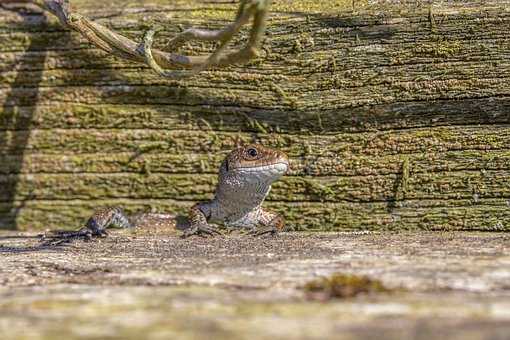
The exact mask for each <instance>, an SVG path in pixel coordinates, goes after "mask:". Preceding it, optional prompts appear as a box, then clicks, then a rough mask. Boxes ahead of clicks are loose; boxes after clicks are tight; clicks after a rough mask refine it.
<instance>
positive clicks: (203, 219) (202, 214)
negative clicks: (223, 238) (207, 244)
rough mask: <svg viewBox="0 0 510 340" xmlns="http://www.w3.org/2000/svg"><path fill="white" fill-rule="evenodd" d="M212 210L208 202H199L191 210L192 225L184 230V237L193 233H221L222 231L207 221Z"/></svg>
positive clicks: (190, 221)
mask: <svg viewBox="0 0 510 340" xmlns="http://www.w3.org/2000/svg"><path fill="white" fill-rule="evenodd" d="M210 215H211V212H210V209H209V207H208V204H207V203H197V204H195V205H194V206H193V207H191V209H190V211H189V223H190V226H189V227H188V228H187V229H186V230H184V234H183V235H182V236H183V237H189V236H192V235H201V234H204V235H209V236H213V235H221V232H220V231H219V230H218V229H217V228H216V227H214V226H212V225H210V224H209V223H208V222H207V219H208V218H209V217H210Z"/></svg>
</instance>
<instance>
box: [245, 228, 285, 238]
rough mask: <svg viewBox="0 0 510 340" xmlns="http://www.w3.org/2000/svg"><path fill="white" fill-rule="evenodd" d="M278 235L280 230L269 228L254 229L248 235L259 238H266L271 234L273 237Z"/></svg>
mask: <svg viewBox="0 0 510 340" xmlns="http://www.w3.org/2000/svg"><path fill="white" fill-rule="evenodd" d="M277 233H278V229H276V228H275V227H268V228H263V229H257V228H255V229H253V230H250V231H249V232H248V233H247V235H250V236H253V237H259V236H264V235H266V234H271V236H275V235H276V234H277Z"/></svg>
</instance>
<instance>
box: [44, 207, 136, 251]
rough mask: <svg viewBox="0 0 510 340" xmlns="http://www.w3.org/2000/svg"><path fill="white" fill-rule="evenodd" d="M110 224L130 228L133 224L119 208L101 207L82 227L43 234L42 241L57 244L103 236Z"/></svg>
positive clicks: (46, 243)
mask: <svg viewBox="0 0 510 340" xmlns="http://www.w3.org/2000/svg"><path fill="white" fill-rule="evenodd" d="M112 226H116V227H120V228H132V227H133V224H132V223H131V221H130V220H129V218H128V217H127V215H126V214H125V213H124V211H123V210H122V209H121V208H119V207H108V208H101V209H99V210H97V211H96V212H95V213H94V214H93V215H92V216H91V217H90V218H89V219H88V220H87V222H86V223H85V226H84V227H83V228H80V229H78V230H76V231H55V232H53V233H52V234H50V235H45V236H44V237H43V240H42V241H43V244H44V245H59V244H62V243H66V242H69V241H71V240H73V239H77V238H85V239H90V238H92V237H93V236H105V235H107V232H106V229H107V228H109V227H112Z"/></svg>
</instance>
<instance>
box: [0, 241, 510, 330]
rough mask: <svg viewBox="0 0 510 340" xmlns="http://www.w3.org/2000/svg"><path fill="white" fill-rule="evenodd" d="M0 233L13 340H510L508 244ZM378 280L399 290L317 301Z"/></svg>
mask: <svg viewBox="0 0 510 340" xmlns="http://www.w3.org/2000/svg"><path fill="white" fill-rule="evenodd" d="M35 236H36V234H34V233H14V232H3V233H2V234H1V236H0V239H1V240H0V244H2V247H0V251H1V254H0V282H1V285H2V288H0V296H1V298H0V337H1V338H2V339H53V338H62V339H65V338H92V339H118V338H122V339H126V338H127V339H139V338H150V339H159V338H161V339H202V338H204V339H205V338H207V339H211V338H218V339H266V338H272V339H326V338H335V339H358V338H373V337H375V336H377V338H379V339H395V338H415V339H430V338H432V337H439V338H449V339H508V337H509V335H510V256H509V255H508V250H509V241H510V235H507V234H504V233H465V232H455V233H453V232H449V233H414V232H413V233H410V232H409V233H314V234H308V233H283V234H281V235H279V236H277V237H268V238H252V237H248V236H244V235H237V234H231V235H228V236H225V237H217V238H207V239H205V238H198V237H196V238H190V239H181V238H179V237H178V236H176V235H172V234H169V233H161V232H159V231H152V232H141V231H137V232H129V233H128V232H122V231H115V232H112V233H111V234H110V236H108V237H107V238H104V239H99V240H95V241H92V242H84V241H75V242H73V243H71V244H69V245H68V246H65V247H45V248H44V247H38V240H37V237H35ZM333 273H343V274H355V275H367V276H369V277H371V278H374V279H379V280H381V281H382V283H383V284H384V285H386V287H388V288H390V289H392V291H391V292H389V293H382V294H372V295H360V296H357V297H354V298H349V299H337V300H329V301H316V300H310V299H309V298H307V295H306V294H305V292H304V291H303V289H302V287H303V285H304V284H305V283H306V282H309V281H310V280H313V279H315V278H317V277H319V276H327V275H331V274H333Z"/></svg>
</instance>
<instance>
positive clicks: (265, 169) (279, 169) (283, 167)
mask: <svg viewBox="0 0 510 340" xmlns="http://www.w3.org/2000/svg"><path fill="white" fill-rule="evenodd" d="M288 169H289V163H288V162H279V163H273V164H268V165H262V166H253V167H243V168H238V169H237V171H239V172H250V173H253V172H256V173H260V174H264V173H267V174H268V175H276V174H280V175H283V174H284V173H286V172H287V170H288Z"/></svg>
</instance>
